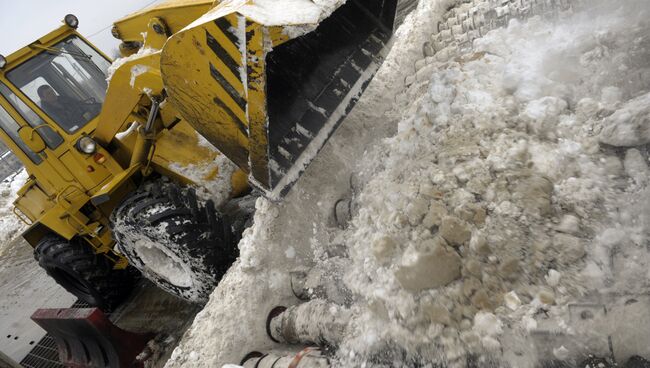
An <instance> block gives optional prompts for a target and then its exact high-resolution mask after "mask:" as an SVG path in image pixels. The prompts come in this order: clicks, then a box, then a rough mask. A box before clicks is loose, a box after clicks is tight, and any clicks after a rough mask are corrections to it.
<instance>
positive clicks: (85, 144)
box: [77, 135, 97, 154]
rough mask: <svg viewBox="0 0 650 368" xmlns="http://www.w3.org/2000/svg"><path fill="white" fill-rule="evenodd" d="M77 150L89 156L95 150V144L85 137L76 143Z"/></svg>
mask: <svg viewBox="0 0 650 368" xmlns="http://www.w3.org/2000/svg"><path fill="white" fill-rule="evenodd" d="M77 149H78V150H79V151H81V152H83V153H87V154H91V153H93V152H95V150H96V149H97V143H95V141H94V140H93V139H92V138H90V137H89V136H87V135H85V136H83V137H81V138H79V140H78V141H77Z"/></svg>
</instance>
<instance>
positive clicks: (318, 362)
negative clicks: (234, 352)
mask: <svg viewBox="0 0 650 368" xmlns="http://www.w3.org/2000/svg"><path fill="white" fill-rule="evenodd" d="M241 365H242V366H243V367H244V368H329V367H330V361H329V359H327V357H325V356H323V355H322V354H321V352H320V349H318V348H314V347H309V348H305V349H303V350H301V351H300V352H298V353H297V354H291V353H285V352H273V351H272V352H269V353H267V354H262V353H259V352H252V353H249V354H248V355H246V357H245V358H244V360H243V361H242V362H241Z"/></svg>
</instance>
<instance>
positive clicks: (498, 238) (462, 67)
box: [167, 0, 650, 367]
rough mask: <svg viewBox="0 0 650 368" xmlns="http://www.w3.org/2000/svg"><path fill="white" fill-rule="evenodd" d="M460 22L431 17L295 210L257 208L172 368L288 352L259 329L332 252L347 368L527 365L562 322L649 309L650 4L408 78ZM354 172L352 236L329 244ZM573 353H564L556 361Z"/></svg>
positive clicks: (324, 157) (573, 21) (318, 166)
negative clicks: (619, 295)
mask: <svg viewBox="0 0 650 368" xmlns="http://www.w3.org/2000/svg"><path fill="white" fill-rule="evenodd" d="M451 3H452V2H438V1H422V2H421V4H420V6H419V8H418V10H417V12H416V14H414V15H413V16H412V17H410V18H409V19H407V22H406V23H405V25H406V26H405V27H403V28H402V29H400V32H399V33H398V37H397V41H396V44H395V47H394V49H393V50H392V52H391V55H390V56H389V58H388V60H387V61H386V63H385V64H384V65H383V66H382V68H381V69H380V71H379V73H378V74H377V76H376V78H375V80H373V82H372V83H371V85H370V86H369V88H368V90H367V91H366V93H365V94H364V96H363V98H362V99H361V100H360V101H359V104H358V105H357V108H356V109H355V110H354V111H353V113H352V114H351V115H350V116H349V117H348V118H347V119H346V121H345V122H344V124H343V125H342V126H341V128H340V129H339V131H338V132H337V133H336V134H335V136H333V137H332V139H331V141H330V142H329V143H328V146H327V147H325V148H324V149H323V151H322V153H321V155H319V157H318V158H317V159H316V161H314V162H313V163H312V165H311V166H310V167H309V168H308V169H307V171H306V172H305V174H304V175H303V177H302V178H301V179H300V181H299V182H298V183H297V184H296V186H295V187H294V188H293V190H292V192H291V193H290V194H289V196H288V197H287V198H285V200H284V201H283V202H282V203H280V204H274V203H271V202H269V201H266V200H263V199H260V200H259V201H258V204H257V212H256V215H255V225H254V226H253V227H252V228H251V229H248V230H247V231H246V233H245V236H244V239H243V240H242V242H241V243H240V249H241V257H240V260H238V261H237V262H236V263H235V265H234V266H233V267H232V268H231V270H230V271H229V272H228V274H227V275H226V276H225V278H224V279H223V281H222V282H221V283H220V285H219V286H218V287H217V289H216V290H215V292H214V293H213V295H212V296H211V299H210V302H209V303H208V305H207V306H206V308H205V309H204V310H203V311H202V312H201V313H200V314H199V315H198V316H197V318H196V320H195V322H194V324H193V326H192V328H190V330H189V331H188V333H187V334H186V335H185V337H184V339H183V341H182V342H181V344H180V345H179V347H178V348H177V349H176V351H175V353H174V355H173V357H172V360H170V361H169V362H168V364H167V366H168V367H180V366H184V365H191V366H197V367H198V366H201V367H214V366H220V365H223V364H226V363H237V362H239V361H240V359H241V358H242V357H243V356H244V355H245V354H246V353H247V352H250V351H253V350H256V351H268V350H270V349H272V348H276V349H278V348H279V349H286V346H283V347H278V346H277V345H274V344H273V343H272V342H271V341H270V340H269V339H268V338H267V337H266V336H265V332H264V321H265V319H266V315H267V313H268V311H269V310H270V309H271V308H272V307H274V306H276V305H288V304H295V303H297V301H296V300H295V299H293V297H292V294H291V290H290V285H289V284H290V283H289V280H288V278H289V275H288V272H289V271H292V270H300V269H302V268H304V267H307V266H309V265H310V264H314V263H323V262H324V261H325V260H326V259H327V258H328V257H329V256H331V255H328V253H329V252H330V250H331V248H332V246H333V245H338V246H339V247H342V248H344V249H346V252H343V253H347V255H348V257H347V258H346V257H341V256H340V252H339V255H338V256H336V258H338V260H337V263H339V264H341V265H342V268H339V269H340V272H341V273H343V280H344V282H345V287H346V288H347V289H349V291H350V292H351V293H352V295H353V303H352V305H351V306H350V311H351V314H352V320H351V323H350V324H349V326H348V330H347V331H346V334H345V336H344V339H343V341H342V342H341V344H340V345H339V349H338V351H337V352H336V356H335V357H334V359H333V362H334V365H335V366H340V367H359V366H374V365H383V366H424V365H426V364H428V363H430V362H442V363H444V364H446V365H447V366H465V358H466V356H467V355H468V354H477V355H481V356H484V357H488V356H489V357H490V358H489V361H490V362H493V363H495V364H500V363H499V362H500V361H504V360H505V361H508V362H510V363H512V364H513V365H514V366H519V367H527V366H534V365H535V363H536V360H537V357H536V356H535V353H536V351H535V348H534V346H533V344H532V342H531V341H530V340H528V337H529V335H530V333H531V332H532V331H535V330H536V329H538V327H539V326H542V325H543V326H551V327H550V328H551V329H552V330H553V331H556V332H571V329H570V327H569V326H567V324H566V321H565V320H564V319H563V316H564V315H565V312H566V309H567V304H568V303H570V302H572V301H575V300H579V299H580V298H581V297H583V296H585V295H588V294H592V293H595V292H596V291H598V292H602V293H605V292H608V291H613V290H617V289H618V290H622V289H625V290H626V291H629V292H645V293H647V291H648V287H649V286H650V285H648V280H649V279H650V278H649V277H648V276H650V275H649V274H648V270H649V269H650V267H648V264H649V260H650V256H649V255H648V249H647V243H648V235H650V234H649V233H650V205H648V202H647V201H644V200H643V199H644V198H647V196H648V194H650V189H648V183H649V182H650V169H649V167H648V154H649V153H648V147H647V141H645V140H644V139H645V138H644V137H646V134H647V126H648V124H649V122H648V118H647V116H648V110H647V106H644V100H645V99H646V98H647V97H645V96H646V94H647V93H648V92H649V91H648V89H647V88H648V87H647V86H648V85H650V84H649V83H650V63H648V60H650V23H649V22H648V20H647V19H650V18H648V15H649V14H648V13H649V12H650V9H649V6H648V4H647V3H646V2H645V1H640V0H639V1H634V0H628V1H622V2H610V3H609V4H608V3H602V4H601V3H598V4H596V3H592V4H591V6H592V9H588V10H587V11H584V12H581V13H578V14H575V15H572V16H568V15H567V16H565V18H562V19H559V20H558V22H557V23H553V22H551V21H548V20H544V19H541V18H532V19H530V20H529V21H527V22H525V23H520V22H517V21H511V22H510V24H509V26H508V27H507V28H506V29H500V30H496V31H493V32H490V33H489V34H487V35H486V36H484V37H483V38H481V39H478V40H476V41H474V47H473V51H472V52H471V53H469V54H466V55H462V56H461V57H458V58H453V59H450V60H449V61H447V58H444V59H443V58H435V57H430V58H426V59H423V60H419V61H417V62H415V59H414V57H413V50H418V49H419V50H421V45H422V44H423V42H424V39H423V37H422V34H421V33H425V32H427V31H429V32H433V25H434V23H435V22H437V21H438V20H440V15H441V14H443V12H444V10H446V9H447V6H448V5H450V4H451ZM566 17H568V18H566ZM416 30H417V32H416ZM413 65H415V66H416V67H417V73H414V76H415V77H409V78H406V80H407V81H408V82H409V84H411V86H410V88H408V89H406V90H404V89H403V87H404V86H403V84H402V83H401V82H400V81H399V80H400V78H402V80H403V78H404V77H406V75H405V73H409V70H411V69H410V68H411V67H412V66H413ZM646 105H647V104H646ZM387 106H388V107H387ZM395 128H396V131H395ZM393 134H394V136H393V137H391V138H389V139H385V140H383V141H379V142H378V140H379V139H381V138H382V137H383V136H388V135H393ZM644 142H645V143H644ZM632 145H633V146H635V147H631V146H632ZM366 148H367V149H368V151H367V152H366V151H364V150H365V149H366ZM356 165H358V166H356ZM351 172H355V173H358V175H357V180H354V183H355V184H354V195H353V205H352V208H353V209H354V216H353V218H352V220H351V223H350V226H349V227H348V228H347V229H344V230H341V229H337V228H335V227H333V226H327V224H328V219H329V217H328V216H330V212H329V211H330V209H331V206H330V205H329V204H331V203H333V201H334V200H335V199H337V198H338V197H340V196H342V195H343V194H345V190H346V189H345V187H346V186H347V183H346V182H347V174H348V173H351ZM289 249H290V250H291V251H288V250H289ZM336 276H340V275H336V274H332V275H330V277H331V278H332V279H333V280H332V284H335V279H336V278H337V277H336ZM623 285H624V287H623ZM570 349H571V347H569V346H553V347H552V351H553V352H554V354H555V356H557V357H558V358H561V359H565V358H567V357H570V356H571V355H572V353H573V351H571V350H570ZM595 353H597V352H595ZM544 358H549V357H544ZM486 359H487V358H486ZM522 360H523V361H522ZM515 362H516V363H515ZM480 365H481V366H486V365H487V363H486V362H483V364H480Z"/></svg>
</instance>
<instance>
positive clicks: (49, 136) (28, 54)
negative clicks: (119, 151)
mask: <svg viewBox="0 0 650 368" xmlns="http://www.w3.org/2000/svg"><path fill="white" fill-rule="evenodd" d="M75 19H76V18H75ZM110 64H111V61H110V59H109V58H108V57H106V56H105V55H103V54H102V53H101V52H100V51H98V50H97V49H96V48H94V47H93V46H92V45H91V44H90V43H89V42H88V41H86V40H85V39H84V38H83V37H81V36H80V35H79V34H78V33H77V32H76V30H75V27H72V26H70V25H69V24H66V25H64V26H61V27H60V28H58V29H56V30H54V31H53V32H51V33H49V34H47V35H45V36H43V37H41V38H40V39H38V40H37V41H35V42H33V43H31V44H29V45H28V46H26V47H23V48H22V49H20V50H18V51H16V52H14V53H13V54H11V55H9V56H7V57H6V58H5V57H0V138H2V140H3V141H4V143H5V144H6V145H7V146H8V147H9V148H10V149H11V150H12V151H13V152H14V153H15V154H16V156H17V157H18V158H19V159H20V160H21V162H22V163H23V165H25V167H26V168H27V171H28V172H29V173H30V175H31V176H32V178H33V179H34V180H31V181H29V182H28V185H27V187H30V188H31V190H28V188H25V190H24V191H21V193H23V194H25V193H27V194H25V195H26V196H33V195H34V193H35V192H38V193H41V194H42V196H43V198H47V197H49V198H56V202H57V203H58V202H60V203H64V201H65V203H68V204H69V203H71V202H74V201H83V200H85V199H82V197H86V196H87V193H88V191H90V190H92V189H93V188H96V187H98V186H99V185H100V184H102V183H103V182H104V181H106V180H107V179H108V178H109V177H110V176H111V170H110V169H109V168H107V167H106V165H97V164H96V163H94V162H93V160H92V156H93V155H92V154H90V153H89V151H88V152H84V147H81V146H80V144H81V143H83V142H88V141H89V140H88V139H86V140H83V138H84V137H86V136H89V135H90V134H91V133H92V132H93V130H94V129H95V128H96V125H97V121H98V119H97V117H98V115H99V113H100V111H101V108H102V103H103V101H104V97H105V93H106V87H107V82H106V77H107V72H108V67H109V66H110ZM90 142H91V144H94V142H92V141H90ZM86 151H87V150H86ZM91 166H92V167H91ZM30 183H31V184H30ZM30 185H31V186H30ZM41 194H39V196H41ZM19 195H20V193H19ZM25 195H23V197H20V198H19V199H18V200H17V202H16V205H17V207H18V208H19V210H20V211H21V212H23V214H25V215H26V216H27V217H28V218H29V219H31V220H32V221H34V220H35V219H36V218H38V217H39V216H40V215H42V214H43V213H44V211H45V208H41V207H43V206H45V207H47V206H49V205H47V204H43V203H46V202H49V201H45V200H38V201H36V202H38V203H39V206H22V205H21V201H23V200H26V198H24V197H25ZM39 198H40V197H39ZM65 203H64V205H65Z"/></svg>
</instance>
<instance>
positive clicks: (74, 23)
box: [63, 14, 79, 29]
mask: <svg viewBox="0 0 650 368" xmlns="http://www.w3.org/2000/svg"><path fill="white" fill-rule="evenodd" d="M63 21H64V22H65V24H67V25H68V27H70V28H74V29H77V27H79V19H77V17H75V16H74V14H68V15H66V16H65V18H63Z"/></svg>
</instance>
